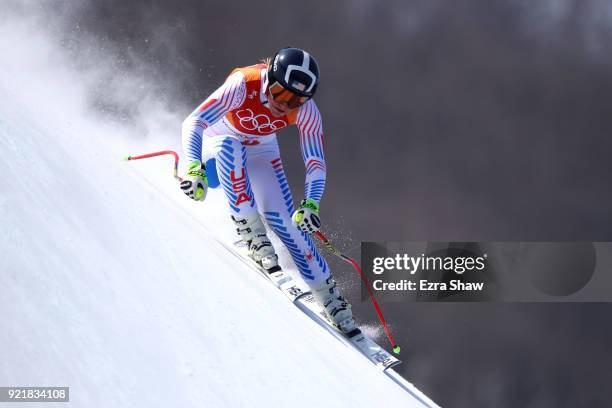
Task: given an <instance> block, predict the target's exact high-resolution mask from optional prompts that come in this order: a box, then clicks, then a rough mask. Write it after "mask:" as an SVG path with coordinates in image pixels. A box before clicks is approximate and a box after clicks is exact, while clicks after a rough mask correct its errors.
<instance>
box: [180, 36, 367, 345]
mask: <svg viewBox="0 0 612 408" xmlns="http://www.w3.org/2000/svg"><path fill="white" fill-rule="evenodd" d="M318 82H319V67H318V65H317V62H316V61H315V59H314V58H313V57H312V56H311V55H310V54H308V53H307V52H305V51H303V50H301V49H298V48H283V49H281V50H280V51H278V52H277V53H276V55H275V56H274V58H272V59H268V60H266V61H265V62H264V63H260V64H257V65H251V66H248V67H244V68H236V69H234V70H233V71H232V72H231V74H230V75H229V77H228V78H227V79H226V81H225V83H224V84H223V85H222V86H221V87H220V88H218V89H217V90H216V91H215V92H213V93H212V95H210V96H209V97H208V98H207V99H206V100H205V101H204V102H203V103H202V104H201V105H200V106H199V107H198V108H197V109H196V110H195V111H193V113H192V114H191V115H190V116H189V117H188V118H187V119H186V120H185V121H184V122H183V129H182V142H183V149H184V152H185V155H186V156H187V157H188V158H189V160H190V164H189V168H188V171H187V175H186V176H185V178H184V181H183V182H182V184H181V189H182V190H183V192H184V193H185V194H186V195H187V196H188V197H190V198H192V199H194V200H197V201H201V200H203V199H204V198H205V196H206V191H207V188H208V181H209V180H208V179H207V173H206V165H208V167H209V169H210V171H209V173H210V174H208V176H209V177H210V178H211V185H212V184H213V182H212V179H214V178H215V175H214V174H213V173H214V172H213V170H212V166H213V165H214V166H215V167H216V177H217V178H218V181H219V182H220V184H221V186H222V188H223V190H224V192H225V195H226V196H227V200H228V204H229V210H230V215H231V218H232V220H233V221H234V223H235V224H236V227H237V232H238V235H239V236H240V237H241V239H242V240H244V241H245V242H246V243H247V245H248V248H249V254H250V256H251V257H252V258H253V260H255V261H256V262H258V263H259V264H260V265H262V266H263V267H264V268H265V269H267V270H268V271H270V272H272V271H274V270H278V269H279V267H278V256H277V255H276V253H275V250H274V248H273V246H272V244H271V242H270V239H269V238H268V236H267V234H266V229H265V227H264V224H263V222H262V220H261V217H265V218H266V220H267V222H268V225H269V226H270V228H271V229H272V230H273V231H274V232H275V233H276V235H278V237H279V238H280V240H281V241H282V242H283V244H284V245H285V246H286V247H287V249H288V250H289V253H290V254H291V256H292V258H293V261H294V262H295V264H296V265H297V268H298V270H299V272H300V274H301V276H302V278H303V279H304V281H305V282H306V283H307V284H308V286H309V287H310V289H311V290H312V293H313V295H314V297H315V299H316V300H317V302H318V303H319V304H320V305H321V307H322V308H323V310H324V311H325V312H326V315H327V318H328V319H329V320H330V322H331V323H332V324H333V325H334V326H336V327H337V328H338V329H340V330H341V331H342V332H344V333H349V332H351V331H352V330H354V329H355V328H356V327H355V321H354V320H353V317H352V312H351V305H350V304H349V303H348V302H346V301H345V300H344V298H343V297H342V296H341V294H340V293H339V291H338V288H337V287H336V282H335V281H334V279H333V278H332V276H331V274H330V270H329V267H328V265H327V262H326V261H325V259H324V258H323V257H322V256H321V254H320V253H319V251H318V250H317V248H316V247H315V245H314V243H313V240H312V238H311V236H310V234H312V233H313V232H315V231H317V230H318V229H319V228H320V226H321V221H320V219H319V216H318V214H319V203H320V201H321V196H322V195H323V189H324V187H325V174H326V168H325V155H324V153H323V128H322V123H321V115H320V113H319V110H318V109H317V106H316V105H315V103H314V101H313V100H312V97H313V95H314V94H315V91H316V90H317V85H318ZM289 125H297V127H298V130H299V134H300V147H301V152H302V157H303V159H304V164H305V167H306V183H305V191H304V197H305V198H304V199H303V200H302V202H301V203H300V206H299V208H298V209H297V210H295V209H294V206H293V198H292V195H291V191H290V189H289V184H288V182H287V179H286V178H285V173H284V171H283V165H282V161H281V158H280V152H279V148H278V142H277V140H276V132H277V131H278V130H280V129H282V128H284V127H286V126H289Z"/></svg>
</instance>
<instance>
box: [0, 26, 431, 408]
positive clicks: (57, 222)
mask: <svg viewBox="0 0 612 408" xmlns="http://www.w3.org/2000/svg"><path fill="white" fill-rule="evenodd" d="M11 32H13V31H11V30H10V29H8V30H4V32H0V34H4V35H0V37H2V40H0V41H1V43H0V45H1V47H0V48H2V49H7V48H5V47H10V43H11V41H14V40H16V39H15V38H11V37H10V36H8V37H7V33H11ZM37 41H39V42H36V44H39V43H42V42H43V41H44V40H43V39H42V38H38V39H37ZM25 54H27V52H25V51H24V55H25ZM43 54H44V53H43ZM0 58H1V59H0V66H1V67H2V75H0V152H1V154H2V157H1V159H0V175H1V176H0V226H1V227H2V234H1V235H0V254H1V256H0V288H1V289H0V290H1V294H0V313H1V316H2V330H1V331H0V386H27V385H30V386H70V388H71V391H70V396H71V404H70V406H74V407H88V408H91V407H130V408H134V407H169V406H176V407H242V406H248V407H267V406H281V407H284V406H292V407H317V406H338V407H344V406H351V407H378V406H383V405H385V406H386V405H389V406H401V407H422V406H424V405H423V404H422V403H421V402H419V400H418V398H415V397H414V396H413V395H412V394H411V393H408V392H406V390H405V389H404V388H402V387H401V386H400V385H398V383H397V382H395V381H393V380H392V379H390V378H389V377H387V376H385V375H383V374H382V373H381V372H379V371H378V370H376V369H375V368H374V367H373V366H371V365H370V364H369V363H368V362H367V361H366V360H365V359H364V358H362V357H361V356H359V355H358V354H357V353H356V352H355V351H354V350H352V349H351V348H350V347H348V346H346V344H344V343H343V342H341V341H339V340H338V339H336V338H334V337H333V336H331V335H330V334H329V333H327V332H326V331H325V330H324V329H323V328H321V327H320V326H319V325H317V324H316V323H314V322H312V321H311V320H310V319H309V318H307V317H306V316H305V315H303V314H302V313H301V312H300V311H299V310H298V309H297V308H296V307H293V306H292V305H291V304H290V303H289V302H288V301H287V300H286V298H285V297H284V296H283V295H282V294H281V293H280V291H277V290H275V289H274V288H273V287H272V286H271V285H270V284H269V283H268V282H266V281H265V280H264V279H262V278H261V277H260V276H258V275H257V274H256V273H254V272H253V271H251V270H249V269H248V268H246V267H245V266H244V265H243V264H242V263H241V262H240V261H239V260H237V259H235V258H234V257H233V256H230V255H229V254H228V252H227V250H226V249H225V248H224V247H223V246H222V245H221V244H219V242H218V241H217V238H216V237H219V238H220V239H229V237H228V235H227V234H228V231H230V232H231V228H226V227H228V224H227V217H226V216H225V215H224V214H223V213H222V210H223V208H224V207H223V203H222V200H221V198H222V197H220V196H219V194H211V196H210V197H209V199H208V200H207V201H206V202H205V203H194V202H191V201H190V200H187V199H186V198H185V197H184V196H182V193H181V192H180V190H179V189H178V188H177V186H176V185H175V183H174V180H173V179H172V177H171V161H170V159H167V158H158V159H150V160H146V161H139V162H133V163H127V162H124V161H122V160H120V158H121V157H122V156H123V155H124V154H126V153H140V152H145V151H147V150H150V149H151V148H153V147H155V148H162V147H168V148H174V149H178V148H179V146H178V139H179V133H178V127H179V125H178V124H177V129H176V142H175V144H174V145H170V146H167V145H166V146H160V145H159V143H156V142H154V141H153V140H151V139H146V140H143V139H140V140H138V139H128V141H126V140H125V139H121V138H118V137H116V135H117V133H118V132H123V131H125V132H127V130H125V129H119V128H116V127H115V128H113V127H111V126H110V125H105V124H103V123H100V122H99V121H97V120H94V119H93V118H92V117H91V116H90V115H89V114H88V113H87V111H86V110H85V109H84V106H85V98H84V94H83V93H82V92H81V91H79V90H78V89H77V90H74V89H73V87H72V86H71V85H70V84H71V75H72V74H71V71H70V70H69V69H66V70H65V71H64V76H61V75H60V76H48V75H44V64H45V63H47V62H48V58H52V57H51V56H50V55H42V56H41V55H37V56H32V55H28V58H29V59H28V66H29V67H30V70H29V71H28V72H27V73H23V72H22V71H23V67H24V61H23V60H20V61H16V59H15V55H11V54H10V53H4V54H3V56H2V57H0ZM32 67H39V69H40V71H38V73H40V75H33V73H32V72H33V71H32ZM397 381H400V382H401V380H397ZM19 405H20V404H15V405H12V406H19ZM23 405H24V406H28V407H34V406H37V405H38V404H35V403H28V404H23ZM44 406H49V405H46V404H45V405H44ZM50 406H53V404H51V405H50Z"/></svg>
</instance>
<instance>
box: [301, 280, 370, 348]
mask: <svg viewBox="0 0 612 408" xmlns="http://www.w3.org/2000/svg"><path fill="white" fill-rule="evenodd" d="M311 289H312V295H313V296H314V298H315V300H316V301H317V303H318V304H319V305H320V306H321V308H322V309H323V311H324V312H325V316H326V317H327V320H329V322H330V323H331V324H332V325H333V326H334V327H336V328H337V329H338V330H340V331H341V332H342V333H344V334H345V335H346V336H348V337H353V336H355V335H357V334H359V333H361V331H360V330H359V328H358V327H357V324H356V323H355V319H353V312H352V311H351V304H350V303H348V302H347V301H346V300H344V298H343V297H342V295H341V294H340V292H339V291H338V288H337V287H336V281H335V280H334V278H333V277H331V276H330V277H329V278H327V280H326V281H325V282H324V283H323V285H322V286H320V287H318V288H311Z"/></svg>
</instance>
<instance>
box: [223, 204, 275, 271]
mask: <svg viewBox="0 0 612 408" xmlns="http://www.w3.org/2000/svg"><path fill="white" fill-rule="evenodd" d="M232 221H234V224H236V232H237V233H238V235H239V236H240V238H242V240H243V241H244V242H246V244H247V245H248V248H249V256H250V257H251V259H253V260H254V261H255V262H257V263H258V264H259V265H261V266H262V267H263V268H264V269H265V270H266V271H268V273H272V272H276V271H279V270H280V266H279V265H278V255H276V252H275V251H274V247H273V246H272V243H271V242H270V239H269V238H268V235H267V234H266V227H265V226H264V225H263V222H262V221H261V217H260V216H259V214H258V213H257V212H255V213H253V214H250V215H247V216H246V217H245V218H238V217H235V216H234V215H232Z"/></svg>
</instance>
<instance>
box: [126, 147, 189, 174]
mask: <svg viewBox="0 0 612 408" xmlns="http://www.w3.org/2000/svg"><path fill="white" fill-rule="evenodd" d="M166 154H171V155H172V156H174V172H173V173H174V178H175V179H177V180H178V181H183V179H182V178H180V177H179V176H178V162H179V156H178V154H177V153H176V152H175V151H173V150H161V151H159V152H153V153H147V154H141V155H140V156H131V155H130V156H125V157H124V159H125V160H127V161H130V160H140V159H148V158H149V157H156V156H163V155H166Z"/></svg>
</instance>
